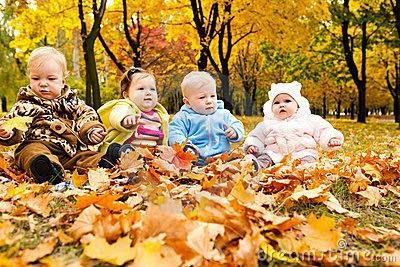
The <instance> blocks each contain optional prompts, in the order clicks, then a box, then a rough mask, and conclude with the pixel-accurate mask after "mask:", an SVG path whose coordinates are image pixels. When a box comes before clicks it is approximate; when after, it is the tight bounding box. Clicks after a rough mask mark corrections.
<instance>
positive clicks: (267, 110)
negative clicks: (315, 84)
mask: <svg viewBox="0 0 400 267" xmlns="http://www.w3.org/2000/svg"><path fill="white" fill-rule="evenodd" d="M300 91H301V83H299V82H297V81H294V82H291V83H273V84H272V85H271V90H270V91H269V92H268V98H269V100H268V101H267V102H266V103H265V104H264V118H266V119H273V118H274V114H273V113H272V102H273V101H274V99H275V97H277V96H278V95H280V94H288V95H290V96H291V97H292V98H293V99H294V100H295V101H296V102H297V104H298V106H299V108H298V110H297V112H296V114H297V115H308V114H311V111H310V104H309V103H308V100H307V99H306V98H305V97H303V96H301V93H300Z"/></svg>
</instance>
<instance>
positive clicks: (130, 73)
mask: <svg viewBox="0 0 400 267" xmlns="http://www.w3.org/2000/svg"><path fill="white" fill-rule="evenodd" d="M146 77H151V78H153V80H154V82H156V77H154V75H153V74H151V73H150V72H148V71H146V70H144V69H142V68H136V67H132V68H130V69H129V70H127V71H126V72H125V73H124V74H123V75H122V79H121V83H120V90H121V91H120V98H125V96H124V93H125V92H126V91H128V90H129V87H131V84H132V83H137V82H138V81H139V80H141V79H144V78H146Z"/></svg>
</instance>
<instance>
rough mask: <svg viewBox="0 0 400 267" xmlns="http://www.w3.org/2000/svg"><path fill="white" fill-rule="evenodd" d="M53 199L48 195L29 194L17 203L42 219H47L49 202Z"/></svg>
mask: <svg viewBox="0 0 400 267" xmlns="http://www.w3.org/2000/svg"><path fill="white" fill-rule="evenodd" d="M53 198H54V197H53V196H51V195H49V194H44V195H38V196H35V195H34V194H30V195H28V196H26V197H24V198H23V199H21V200H20V201H19V202H20V203H21V204H22V205H26V207H28V208H29V209H30V210H31V211H33V212H35V213H37V214H40V215H42V216H43V217H49V215H50V212H51V208H50V207H49V202H50V200H52V199H53Z"/></svg>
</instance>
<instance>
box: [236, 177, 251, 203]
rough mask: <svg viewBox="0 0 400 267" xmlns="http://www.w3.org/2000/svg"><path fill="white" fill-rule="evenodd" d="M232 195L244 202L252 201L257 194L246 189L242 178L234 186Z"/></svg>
mask: <svg viewBox="0 0 400 267" xmlns="http://www.w3.org/2000/svg"><path fill="white" fill-rule="evenodd" d="M230 195H231V196H233V197H234V198H236V199H237V200H239V201H241V202H242V203H252V202H254V201H255V195H254V194H253V193H251V192H248V191H246V189H245V188H244V186H243V182H242V181H241V180H239V181H238V182H237V183H236V184H235V186H234V187H233V188H232V191H231V193H230Z"/></svg>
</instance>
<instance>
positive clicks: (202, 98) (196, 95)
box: [183, 86, 217, 115]
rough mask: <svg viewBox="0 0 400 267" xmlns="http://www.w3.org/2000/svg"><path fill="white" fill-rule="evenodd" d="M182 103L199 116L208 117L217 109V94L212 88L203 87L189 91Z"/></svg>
mask: <svg viewBox="0 0 400 267" xmlns="http://www.w3.org/2000/svg"><path fill="white" fill-rule="evenodd" d="M183 102H184V103H185V104H186V106H188V107H189V108H191V109H193V110H194V111H195V112H197V113H199V114H204V115H209V114H212V113H214V111H215V109H216V107H217V92H216V90H215V88H214V87H212V86H203V87H200V88H196V89H192V90H189V91H188V92H187V93H186V97H185V98H184V99H183Z"/></svg>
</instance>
